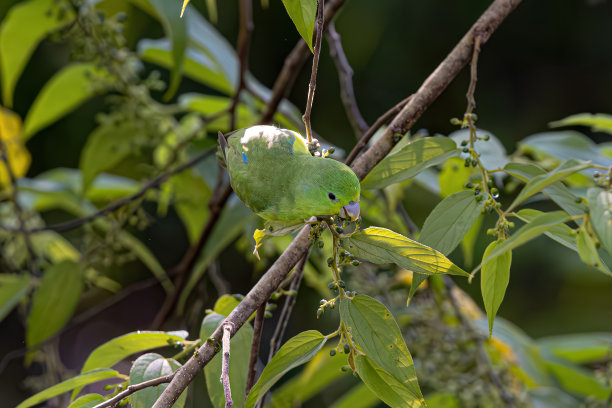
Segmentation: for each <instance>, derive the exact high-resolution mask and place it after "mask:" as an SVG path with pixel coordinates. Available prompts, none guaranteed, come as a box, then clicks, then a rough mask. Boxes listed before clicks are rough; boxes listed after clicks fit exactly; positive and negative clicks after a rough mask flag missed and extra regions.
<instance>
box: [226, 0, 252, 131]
mask: <svg viewBox="0 0 612 408" xmlns="http://www.w3.org/2000/svg"><path fill="white" fill-rule="evenodd" d="M253 27H254V25H253V3H252V0H240V31H239V32H238V46H237V51H238V60H239V67H238V88H237V89H236V93H235V94H234V98H233V99H232V104H231V106H230V108H229V116H230V130H233V129H235V128H236V107H237V106H238V103H239V101H240V93H241V92H242V90H243V89H244V88H245V79H244V74H245V73H246V71H247V67H248V64H249V43H250V42H251V41H250V40H251V32H253Z"/></svg>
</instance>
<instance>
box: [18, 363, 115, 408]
mask: <svg viewBox="0 0 612 408" xmlns="http://www.w3.org/2000/svg"><path fill="white" fill-rule="evenodd" d="M119 375H120V374H119V373H118V372H117V371H115V370H111V369H110V368H100V369H97V370H92V371H89V372H86V373H83V374H80V375H77V376H76V377H72V378H70V379H68V380H66V381H62V382H61V383H59V384H56V385H54V386H52V387H49V388H47V389H46V390H43V391H41V392H39V393H37V394H34V395H32V396H31V397H30V398H28V399H26V400H25V401H23V402H22V403H21V404H19V405H17V407H16V408H28V407H32V406H34V405H37V404H40V403H41V402H43V401H46V400H48V399H50V398H53V397H56V396H58V395H61V394H63V393H65V392H68V391H70V390H73V389H75V388H77V387H83V386H85V385H87V384H91V383H94V382H97V381H101V380H106V379H108V378H113V377H119Z"/></svg>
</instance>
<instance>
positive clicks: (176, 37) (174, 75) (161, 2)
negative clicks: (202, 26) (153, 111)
mask: <svg viewBox="0 0 612 408" xmlns="http://www.w3.org/2000/svg"><path fill="white" fill-rule="evenodd" d="M148 1H149V3H150V4H151V5H152V6H153V7H154V8H155V12H156V13H155V14H156V15H155V17H156V18H157V19H158V20H159V21H160V22H161V23H162V26H163V27H164V31H165V33H166V36H167V37H168V38H170V39H171V41H172V70H171V71H170V86H169V87H168V90H167V91H166V94H165V95H164V99H165V100H169V99H170V98H172V96H174V94H175V93H176V90H177V89H178V86H179V84H180V83H181V71H182V70H183V63H184V57H185V49H186V48H187V27H186V23H185V21H184V20H181V10H180V9H179V7H178V5H177V4H176V2H172V1H166V0H148ZM144 11H147V9H145V10H144Z"/></svg>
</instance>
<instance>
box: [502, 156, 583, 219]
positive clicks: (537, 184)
mask: <svg viewBox="0 0 612 408" xmlns="http://www.w3.org/2000/svg"><path fill="white" fill-rule="evenodd" d="M590 166H591V163H590V162H581V161H578V160H574V159H570V160H568V161H566V162H563V163H561V164H560V165H559V166H558V167H557V168H555V169H554V170H552V171H551V172H550V173H545V174H541V175H539V176H535V177H534V178H532V179H531V180H529V181H528V182H527V184H525V187H523V189H522V190H521V192H520V193H519V194H518V196H517V197H516V198H515V199H514V201H513V202H512V204H511V205H510V207H509V208H508V211H510V210H511V209H513V208H515V207H516V206H517V205H519V204H520V203H521V202H523V201H525V200H526V199H527V198H529V197H531V196H532V195H534V194H537V193H539V192H541V191H542V190H543V189H545V188H546V187H548V186H550V185H551V184H553V183H555V182H557V181H561V180H563V179H565V178H567V177H569V176H571V175H572V174H574V173H577V172H579V171H581V170H584V169H586V168H589V167H590Z"/></svg>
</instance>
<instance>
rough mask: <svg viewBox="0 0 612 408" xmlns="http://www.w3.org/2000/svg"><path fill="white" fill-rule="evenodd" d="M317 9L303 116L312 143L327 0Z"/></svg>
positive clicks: (307, 134) (309, 140)
mask: <svg viewBox="0 0 612 408" xmlns="http://www.w3.org/2000/svg"><path fill="white" fill-rule="evenodd" d="M318 3H319V7H318V9H317V29H316V30H315V44H314V50H313V51H314V56H313V58H312V71H311V72H310V83H309V84H308V98H307V99H306V110H305V111H304V115H303V116H302V120H303V121H304V125H305V126H306V136H307V138H308V143H309V144H310V143H312V126H311V124H310V111H311V110H312V102H313V101H314V93H315V89H316V87H317V71H318V70H319V56H320V55H321V40H322V39H323V38H322V37H323V25H324V18H323V10H325V0H319V1H318Z"/></svg>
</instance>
